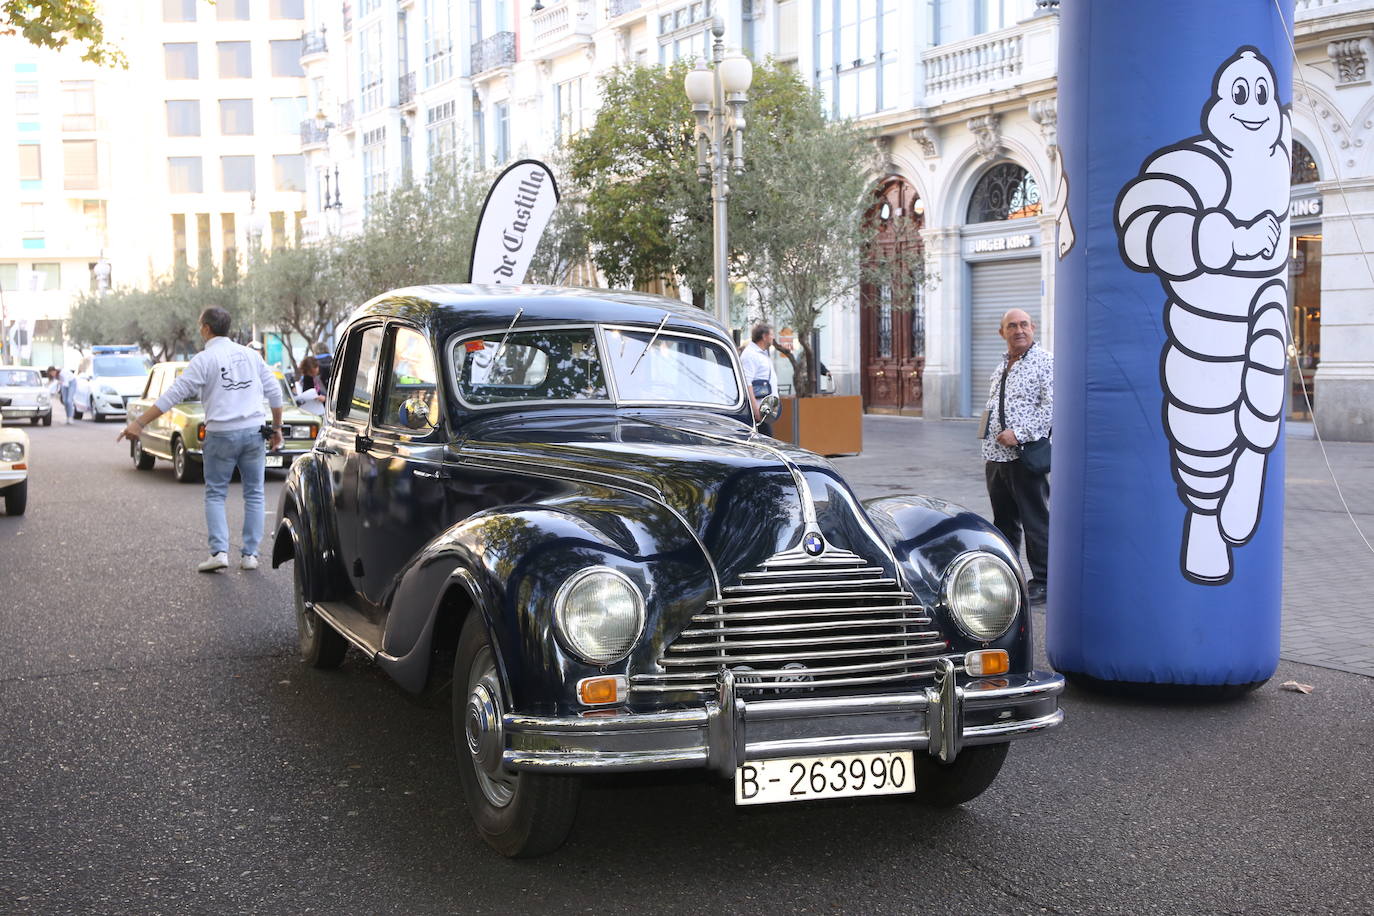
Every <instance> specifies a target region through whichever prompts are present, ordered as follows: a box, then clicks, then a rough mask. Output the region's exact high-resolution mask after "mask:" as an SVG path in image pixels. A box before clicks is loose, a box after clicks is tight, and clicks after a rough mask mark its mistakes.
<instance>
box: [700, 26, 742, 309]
mask: <svg viewBox="0 0 1374 916" xmlns="http://www.w3.org/2000/svg"><path fill="white" fill-rule="evenodd" d="M711 34H712V35H714V36H715V39H716V40H715V42H714V43H713V44H712V46H711V59H712V60H713V61H714V62H715V67H708V66H706V62H705V61H702V60H698V61H697V65H696V67H695V68H694V69H692V70H689V71H687V77H686V79H685V80H684V81H683V86H684V88H685V89H686V90H687V98H688V100H689V101H691V103H692V114H694V115H695V116H696V119H697V129H696V140H697V175H698V177H700V178H701V180H702V181H703V182H706V181H709V182H711V211H712V217H713V220H714V227H715V232H714V240H713V245H712V251H713V255H714V259H715V264H714V269H713V276H714V279H715V287H716V318H717V319H719V320H720V322H721V323H722V324H724V325H725V326H726V327H729V326H730V263H729V262H730V227H729V222H728V216H729V199H730V180H729V169H733V170H734V172H735V174H736V175H740V174H742V173H743V172H744V103H745V102H746V101H748V97H747V95H746V93H747V92H748V91H749V84H750V83H751V82H753V79H754V67H753V65H752V64H751V63H750V62H749V58H747V57H745V56H744V55H742V54H732V55H731V56H729V57H726V56H725V22H724V21H723V20H722V19H721V18H720V17H719V16H716V17H715V18H714V19H712V21H711ZM727 143H730V144H731V146H730V147H729V152H727Z"/></svg>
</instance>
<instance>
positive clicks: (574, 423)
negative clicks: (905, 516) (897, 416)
mask: <svg viewBox="0 0 1374 916" xmlns="http://www.w3.org/2000/svg"><path fill="white" fill-rule="evenodd" d="M458 449H459V452H460V455H461V459H462V460H463V461H471V462H474V463H476V464H479V465H481V464H490V465H493V466H497V467H503V468H506V469H509V470H511V471H514V472H519V471H521V470H524V471H526V472H528V473H535V474H541V475H549V474H552V475H555V476H557V477H560V478H562V479H566V480H570V481H581V482H584V483H587V484H589V485H595V486H616V487H619V488H622V489H628V490H631V491H634V492H637V493H639V494H641V495H642V496H644V497H645V498H648V499H651V500H653V501H655V502H658V503H661V504H663V505H666V506H668V507H669V508H670V509H672V510H673V511H674V513H675V514H676V515H677V516H678V517H679V518H680V519H682V521H683V523H684V524H686V525H687V526H688V527H689V528H690V529H691V530H692V532H693V534H694V536H695V538H696V540H697V541H698V542H699V543H700V544H701V545H702V547H703V549H704V550H705V551H706V553H707V555H708V557H709V559H710V560H711V561H712V563H713V564H714V566H715V567H716V569H717V571H718V573H719V575H720V578H721V581H722V583H728V582H730V581H733V580H734V579H735V578H736V577H737V576H738V574H739V573H740V572H743V571H746V570H748V569H752V568H754V567H755V566H757V565H759V564H760V563H762V562H763V561H764V560H766V559H768V558H769V557H771V556H773V555H774V554H777V553H780V552H782V551H785V550H790V549H797V548H799V546H800V544H801V542H802V538H803V535H805V534H806V533H807V532H808V531H809V530H812V529H815V530H818V531H819V533H821V534H822V536H823V537H824V539H825V542H826V544H827V545H828V546H831V547H838V548H842V549H847V550H852V551H854V552H855V553H858V554H860V555H862V556H865V557H867V558H868V559H870V560H871V561H873V562H877V563H880V564H881V565H883V566H891V565H892V558H891V554H890V552H889V550H888V549H887V547H886V545H885V543H884V542H883V540H882V537H881V535H880V534H878V532H877V530H876V528H874V527H873V525H872V524H871V523H870V522H869V520H868V518H867V516H866V515H865V514H864V512H863V509H862V507H861V505H860V503H859V501H858V499H857V498H856V497H855V496H854V494H853V493H852V492H851V491H850V490H849V487H848V485H847V484H845V482H844V481H843V479H842V478H841V477H840V475H839V473H838V472H837V471H836V470H835V469H834V467H833V466H832V465H831V464H830V462H828V461H826V460H825V459H824V458H821V457H820V456H818V455H815V454H813V453H811V452H808V451H805V450H804V449H800V448H797V447H796V446H793V445H789V444H787V443H783V442H778V441H776V440H774V439H769V438H766V437H763V436H758V435H755V434H754V433H753V431H752V430H751V429H750V427H748V426H746V425H745V424H743V423H741V422H739V421H738V420H735V419H732V418H730V417H724V416H717V415H713V414H701V413H686V412H671V411H653V412H643V413H636V414H628V413H625V412H621V413H618V414H612V415H596V416H586V415H573V414H571V413H570V412H569V413H565V414H561V415H548V416H543V415H541V416H538V417H531V416H530V415H529V414H521V415H505V416H500V417H493V418H491V419H490V420H482V421H478V422H476V423H473V424H469V425H468V427H467V428H465V430H464V435H463V438H462V440H461V442H460V443H459V446H458Z"/></svg>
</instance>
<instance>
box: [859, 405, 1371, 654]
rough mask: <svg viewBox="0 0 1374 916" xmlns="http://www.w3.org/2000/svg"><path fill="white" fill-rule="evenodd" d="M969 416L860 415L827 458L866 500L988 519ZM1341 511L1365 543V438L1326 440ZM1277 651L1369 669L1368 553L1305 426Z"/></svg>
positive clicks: (1296, 429)
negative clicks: (952, 505)
mask: <svg viewBox="0 0 1374 916" xmlns="http://www.w3.org/2000/svg"><path fill="white" fill-rule="evenodd" d="M975 437H976V432H975V429H974V424H973V421H971V420H923V419H916V418H911V417H893V416H880V415H869V416H866V417H864V451H863V454H862V455H859V456H856V457H852V458H836V459H834V461H835V464H836V466H837V467H838V468H839V469H840V471H841V473H843V474H844V475H845V477H846V478H847V479H848V480H849V482H850V483H851V484H852V485H853V486H854V488H855V490H856V491H857V492H858V494H859V496H860V497H862V498H865V499H868V498H871V497H874V496H883V495H887V494H892V493H911V492H916V493H927V494H930V495H932V496H939V497H941V498H943V499H948V500H950V501H952V502H956V503H960V504H962V505H965V506H968V507H969V508H970V509H973V510H974V511H975V512H978V513H980V514H982V515H984V516H986V517H988V518H991V517H992V507H991V505H990V504H989V503H988V495H987V490H986V487H985V484H984V481H983V462H982V458H981V456H980V453H979V444H978V441H977V439H976V438H975ZM1326 456H1327V457H1329V459H1330V465H1331V468H1332V469H1333V470H1334V473H1335V477H1336V480H1337V481H1339V483H1340V486H1341V490H1342V491H1343V492H1344V494H1345V499H1346V501H1347V503H1349V506H1350V510H1351V512H1352V513H1353V514H1354V516H1355V519H1356V521H1358V522H1359V526H1360V529H1361V530H1362V531H1363V532H1364V534H1365V537H1367V538H1369V539H1370V540H1371V541H1374V444H1370V443H1360V442H1328V443H1326ZM1286 494H1287V500H1286V506H1285V531H1284V552H1283V555H1284V562H1283V624H1282V642H1281V648H1280V654H1281V655H1282V657H1283V658H1285V659H1288V660H1290V661H1295V662H1303V663H1305V664H1309V665H1320V666H1322V667H1324V668H1335V669H1338V670H1341V671H1349V672H1352V673H1355V674H1363V675H1366V676H1368V677H1374V553H1371V552H1370V550H1369V548H1367V547H1366V546H1365V544H1364V542H1363V541H1362V540H1361V539H1360V535H1359V534H1358V533H1357V532H1356V530H1355V527H1354V525H1352V524H1351V521H1350V519H1349V518H1348V517H1347V516H1346V512H1345V508H1344V507H1343V506H1342V504H1341V499H1340V496H1339V495H1338V494H1337V491H1336V486H1335V485H1334V484H1333V483H1332V480H1331V472H1329V471H1328V470H1327V463H1326V459H1325V458H1324V457H1323V454H1322V449H1321V446H1320V444H1319V443H1318V442H1317V441H1316V440H1315V439H1314V438H1313V435H1312V427H1311V424H1298V423H1294V424H1291V425H1290V427H1289V430H1288V474H1287V487H1286Z"/></svg>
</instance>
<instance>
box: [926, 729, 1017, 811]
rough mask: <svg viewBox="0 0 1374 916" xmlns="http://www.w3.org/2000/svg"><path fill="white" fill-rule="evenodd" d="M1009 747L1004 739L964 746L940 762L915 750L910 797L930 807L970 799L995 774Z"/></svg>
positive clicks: (953, 803) (952, 805)
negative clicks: (951, 758) (951, 759)
mask: <svg viewBox="0 0 1374 916" xmlns="http://www.w3.org/2000/svg"><path fill="white" fill-rule="evenodd" d="M1009 747H1011V745H1010V744H1008V743H1006V742H1003V743H1001V744H981V745H978V746H976V747H966V748H964V750H963V751H962V752H960V754H959V756H958V757H955V758H954V762H953V763H941V762H940V759H939V758H938V757H932V756H930V755H929V754H921V753H917V754H916V773H915V776H916V794H915V796H914V799H913V800H914V801H917V802H919V803H920V804H923V805H930V806H931V807H934V808H952V807H954V806H955V805H962V804H963V803H964V802H966V801H972V800H973V799H975V798H977V797H978V796H980V795H982V794H983V792H984V791H985V790H986V789H987V787H988V786H990V785H992V782H993V780H995V779H996V778H997V774H998V773H999V772H1001V770H1002V763H1003V761H1005V760H1006V759H1007V749H1008V748H1009Z"/></svg>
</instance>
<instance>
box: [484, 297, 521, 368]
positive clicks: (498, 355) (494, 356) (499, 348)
mask: <svg viewBox="0 0 1374 916" xmlns="http://www.w3.org/2000/svg"><path fill="white" fill-rule="evenodd" d="M523 314H525V307H524V306H521V307H520V308H518V309H516V310H515V317H514V318H512V319H511V320H510V325H509V326H508V327H507V328H506V333H504V334H502V335H501V342H500V343H499V344H497V345H496V352H495V353H493V354H492V356H491V365H492V368H493V369H494V368H496V361H497V360H498V359H500V358H501V351H502V350H504V349H506V338H507V337H509V336H510V332H511V331H512V330H513V329H514V328H515V323H516V322H517V321H519V320H520V316H521V315H523Z"/></svg>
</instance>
